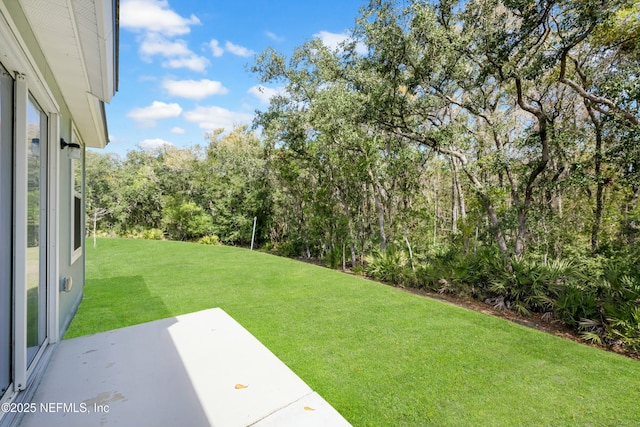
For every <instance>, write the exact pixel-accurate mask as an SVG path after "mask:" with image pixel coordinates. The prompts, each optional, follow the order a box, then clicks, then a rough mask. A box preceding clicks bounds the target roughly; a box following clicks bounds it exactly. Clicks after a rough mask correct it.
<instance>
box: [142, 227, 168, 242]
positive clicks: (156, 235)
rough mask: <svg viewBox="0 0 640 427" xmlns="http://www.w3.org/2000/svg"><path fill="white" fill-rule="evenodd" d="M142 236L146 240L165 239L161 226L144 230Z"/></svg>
mask: <svg viewBox="0 0 640 427" xmlns="http://www.w3.org/2000/svg"><path fill="white" fill-rule="evenodd" d="M142 238H143V239H146V240H164V232H163V231H162V230H160V229H159V228H150V229H148V230H144V231H143V232H142Z"/></svg>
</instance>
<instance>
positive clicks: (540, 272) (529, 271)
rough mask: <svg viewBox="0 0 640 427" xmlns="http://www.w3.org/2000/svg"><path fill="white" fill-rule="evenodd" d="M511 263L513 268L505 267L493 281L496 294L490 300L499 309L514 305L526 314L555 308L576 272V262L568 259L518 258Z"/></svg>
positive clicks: (517, 309) (492, 291)
mask: <svg viewBox="0 0 640 427" xmlns="http://www.w3.org/2000/svg"><path fill="white" fill-rule="evenodd" d="M511 266H512V271H508V270H507V269H506V268H502V269H501V270H500V271H498V272H497V274H496V277H495V278H494V279H493V280H491V283H490V285H489V291H490V292H491V293H492V297H491V298H488V299H487V300H486V301H487V302H489V303H492V304H494V306H495V307H496V308H498V309H505V308H511V309H514V310H515V311H517V312H518V313H520V314H523V315H529V314H531V312H541V313H549V312H551V311H553V308H554V301H555V300H556V298H557V296H558V295H559V293H560V291H561V290H562V289H563V288H564V287H565V284H566V283H567V281H568V280H570V278H571V277H572V275H573V274H574V269H573V266H572V264H571V263H570V262H568V261H565V260H554V261H552V262H550V263H544V262H542V261H538V260H535V259H531V258H526V257H515V258H513V260H512V262H511Z"/></svg>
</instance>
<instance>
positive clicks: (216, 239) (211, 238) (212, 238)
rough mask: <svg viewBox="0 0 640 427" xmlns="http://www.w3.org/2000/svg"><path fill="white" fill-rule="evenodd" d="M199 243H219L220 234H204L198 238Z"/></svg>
mask: <svg viewBox="0 0 640 427" xmlns="http://www.w3.org/2000/svg"><path fill="white" fill-rule="evenodd" d="M198 243H200V244H201V245H219V244H221V243H220V238H219V237H218V236H216V235H215V234H212V235H209V236H203V237H201V238H199V239H198Z"/></svg>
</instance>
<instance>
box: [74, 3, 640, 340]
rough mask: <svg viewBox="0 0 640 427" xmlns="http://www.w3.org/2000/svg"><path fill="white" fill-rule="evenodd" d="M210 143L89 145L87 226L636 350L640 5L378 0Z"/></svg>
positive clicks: (267, 77) (259, 62) (273, 68)
mask: <svg viewBox="0 0 640 427" xmlns="http://www.w3.org/2000/svg"><path fill="white" fill-rule="evenodd" d="M251 70H252V72H254V73H255V74H256V75H257V76H258V77H259V79H260V80H261V81H262V82H263V83H264V84H265V85H268V86H271V87H276V86H278V87H283V90H282V92H281V93H280V95H277V96H274V97H273V98H272V99H271V104H270V106H269V108H268V109H267V110H265V111H261V112H258V113H257V118H256V121H255V127H254V129H253V130H252V129H249V128H246V127H238V128H236V129H234V130H233V131H231V132H223V131H216V132H214V133H211V134H208V135H207V136H206V143H205V144H204V145H203V146H195V147H191V148H187V149H178V148H171V147H165V148H163V149H161V150H157V151H153V152H149V151H143V150H134V151H130V152H129V153H128V155H127V156H126V158H124V159H122V158H119V157H115V156H113V155H109V154H99V153H95V152H88V153H87V157H86V182H87V187H86V202H87V211H88V221H89V223H88V224H87V229H88V230H89V231H91V230H94V228H95V230H96V231H97V232H98V233H107V234H111V235H124V236H134V237H144V238H167V239H176V240H191V241H200V242H202V243H210V244H211V243H222V244H229V245H244V246H248V245H249V244H250V243H251V239H252V228H253V224H254V218H255V219H256V246H257V247H259V248H260V249H262V250H268V251H272V252H275V253H278V254H281V255H284V256H291V257H308V258H317V259H322V260H324V262H326V264H327V265H328V266H330V267H333V268H341V269H349V270H351V271H354V272H356V273H360V274H367V275H369V276H372V277H374V278H377V279H380V280H384V281H387V282H390V283H394V284H397V285H402V286H411V287H417V288H423V289H429V290H433V291H438V292H441V293H452V294H458V295H465V296H472V297H474V298H477V299H479V300H481V301H485V302H489V303H490V304H493V305H494V306H495V307H496V308H499V309H510V310H514V311H517V312H518V313H520V314H523V315H527V314H530V313H532V312H537V313H543V314H544V317H545V318H546V319H548V320H555V321H561V322H564V323H565V324H567V325H569V326H571V327H573V328H575V329H576V330H578V331H579V332H580V333H581V334H582V336H583V337H584V338H585V339H587V340H590V341H593V342H596V343H601V344H605V345H609V346H617V347H622V348H625V349H627V350H629V351H636V352H638V351H640V266H639V264H640V262H639V261H640V201H639V198H640V133H639V131H640V105H639V103H638V101H639V100H640V2H638V1H625V0H619V1H615V0H614V1H604V0H563V1H554V0H545V1H530V0H482V1H480V0H478V1H473V0H469V1H464V2H461V1H453V0H440V1H431V2H426V1H396V2H394V1H388V0H373V1H371V2H370V3H369V5H368V6H367V7H365V8H363V10H362V14H361V16H360V17H358V18H357V20H356V25H355V28H354V30H353V39H352V40H351V41H349V42H346V43H344V44H343V45H342V46H341V48H339V49H336V50H331V49H329V48H327V47H326V46H324V45H323V44H322V43H321V42H320V41H319V40H311V41H309V42H308V43H306V44H304V45H302V46H300V47H299V48H297V49H296V51H295V52H294V53H293V55H292V56H291V57H289V58H287V57H284V56H283V55H281V54H279V53H278V52H276V51H274V50H267V51H265V52H263V53H262V54H260V55H258V57H257V58H256V60H255V62H254V63H253V64H252V67H251Z"/></svg>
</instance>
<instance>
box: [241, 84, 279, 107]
mask: <svg viewBox="0 0 640 427" xmlns="http://www.w3.org/2000/svg"><path fill="white" fill-rule="evenodd" d="M283 92H284V88H283V87H278V88H271V87H265V86H262V85H256V86H252V87H250V88H249V90H248V91H247V93H249V94H251V95H253V96H255V97H256V98H258V100H259V101H260V103H262V104H269V102H270V101H271V98H273V97H274V96H276V95H280V94H282V93H283Z"/></svg>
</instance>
